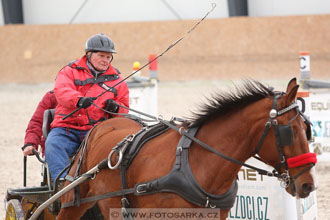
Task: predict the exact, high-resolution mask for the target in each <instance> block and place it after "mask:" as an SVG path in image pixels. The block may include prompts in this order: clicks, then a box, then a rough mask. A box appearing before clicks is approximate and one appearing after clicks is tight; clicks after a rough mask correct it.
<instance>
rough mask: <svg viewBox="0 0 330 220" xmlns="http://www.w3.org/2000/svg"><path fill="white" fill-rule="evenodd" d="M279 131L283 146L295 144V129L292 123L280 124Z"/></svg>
mask: <svg viewBox="0 0 330 220" xmlns="http://www.w3.org/2000/svg"><path fill="white" fill-rule="evenodd" d="M278 133H279V136H280V146H281V147H284V146H292V145H293V129H292V126H291V124H288V125H278Z"/></svg>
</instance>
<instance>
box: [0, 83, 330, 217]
mask: <svg viewBox="0 0 330 220" xmlns="http://www.w3.org/2000/svg"><path fill="white" fill-rule="evenodd" d="M287 80H289V79H283V81H267V82H266V83H267V84H269V85H272V86H274V87H275V88H276V89H277V90H283V89H284V88H285V87H286V84H287ZM228 84H229V85H230V84H231V82H229V81H189V82H180V83H179V82H160V84H159V90H158V96H159V103H158V112H159V114H161V115H163V116H164V118H165V119H170V118H171V116H179V117H180V116H187V115H189V110H193V109H194V107H197V106H198V103H200V102H201V101H202V100H203V98H204V96H208V95H209V94H210V92H212V91H214V90H216V89H221V90H226V89H227V88H228V86H227V85H228ZM51 88H52V84H33V85H31V84H29V85H23V84H2V85H0V106H1V114H0V121H1V123H2V126H1V127H0V151H1V154H0V161H1V176H0V220H2V219H4V217H5V213H4V210H5V209H4V202H3V199H4V197H5V194H6V190H7V188H15V187H22V186H23V154H22V151H21V149H20V148H21V147H22V145H23V140H24V131H25V129H26V125H27V123H28V121H29V119H30V117H31V116H32V114H33V112H34V110H35V108H36V106H37V104H38V102H39V101H40V99H41V98H42V96H43V95H44V93H45V92H46V91H48V90H49V89H51ZM329 170H330V162H320V163H318V164H317V166H316V171H317V181H318V184H319V185H318V191H317V203H318V219H321V220H325V219H330V209H329V208H328V207H327V204H329V203H330V196H329V195H330V181H329V179H330V172H329ZM40 172H41V164H40V163H39V162H38V161H37V160H36V158H34V157H29V158H28V179H27V184H28V186H38V185H39V184H40V181H41V176H40Z"/></svg>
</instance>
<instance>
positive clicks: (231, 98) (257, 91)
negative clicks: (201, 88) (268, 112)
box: [186, 80, 276, 127]
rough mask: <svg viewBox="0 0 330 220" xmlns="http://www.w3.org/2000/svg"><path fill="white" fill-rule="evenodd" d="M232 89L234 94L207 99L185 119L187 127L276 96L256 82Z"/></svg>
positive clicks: (246, 81) (251, 81) (225, 93)
mask: <svg viewBox="0 0 330 220" xmlns="http://www.w3.org/2000/svg"><path fill="white" fill-rule="evenodd" d="M234 88H236V92H222V93H216V94H214V95H212V97H211V98H207V101H208V103H204V104H203V105H201V106H200V108H199V111H198V112H192V113H193V115H192V117H190V118H187V121H186V123H187V125H188V126H189V127H195V126H200V125H202V124H204V123H205V122H206V121H208V120H211V119H213V118H216V117H218V116H220V115H225V114H227V113H230V112H233V111H235V110H237V109H242V108H244V107H245V106H247V105H249V104H251V103H253V102H256V101H258V100H260V99H263V98H265V97H270V96H271V97H273V96H274V95H275V94H276V92H275V91H274V90H273V88H272V87H268V86H265V85H264V84H262V83H260V82H258V81H256V80H245V81H244V84H243V86H242V87H237V86H235V87H234Z"/></svg>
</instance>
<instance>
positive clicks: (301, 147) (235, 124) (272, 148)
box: [57, 79, 316, 220]
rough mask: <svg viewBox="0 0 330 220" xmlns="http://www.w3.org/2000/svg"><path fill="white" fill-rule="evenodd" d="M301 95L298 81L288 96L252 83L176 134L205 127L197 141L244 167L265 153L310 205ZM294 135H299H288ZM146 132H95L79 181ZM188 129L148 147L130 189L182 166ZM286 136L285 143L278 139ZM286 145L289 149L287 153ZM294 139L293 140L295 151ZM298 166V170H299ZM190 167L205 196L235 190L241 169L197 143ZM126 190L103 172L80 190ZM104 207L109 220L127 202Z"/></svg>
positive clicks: (176, 203) (117, 127) (158, 198)
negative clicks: (179, 154) (116, 149)
mask: <svg viewBox="0 0 330 220" xmlns="http://www.w3.org/2000/svg"><path fill="white" fill-rule="evenodd" d="M298 87H299V86H298V85H297V82H296V79H292V80H291V81H290V82H289V84H288V86H287V90H286V92H285V93H284V92H283V93H281V92H275V91H273V90H272V89H271V88H268V87H266V86H264V85H263V84H261V83H259V82H257V81H247V82H246V83H245V84H244V86H243V88H241V89H237V91H236V92H235V93H223V94H217V95H215V96H214V97H213V98H212V99H211V100H209V101H210V103H209V104H205V105H204V107H202V108H201V111H200V112H199V113H196V114H195V115H194V116H193V117H192V118H189V119H188V120H187V121H185V122H184V123H182V124H178V125H176V126H177V127H184V128H185V129H188V128H190V127H199V129H198V131H197V134H196V135H195V138H196V139H198V140H200V141H201V142H203V143H205V145H207V146H211V147H212V149H214V150H215V151H217V152H220V153H221V154H223V155H226V156H228V157H229V158H232V159H233V160H235V161H241V162H245V161H246V160H247V159H248V158H250V157H252V156H254V155H255V154H256V152H258V155H259V156H260V159H261V160H262V161H263V162H265V163H267V164H269V165H271V166H272V167H274V168H276V170H277V171H278V174H279V175H280V174H282V176H284V177H286V181H288V178H290V180H291V181H290V182H286V183H287V184H288V186H287V188H286V190H287V192H288V193H290V194H291V195H292V196H297V197H300V198H305V197H307V196H308V195H309V194H310V192H311V191H313V190H314V181H313V177H312V175H311V173H310V168H311V167H312V165H311V163H315V162H316V161H314V160H308V158H309V157H310V155H309V154H310V153H309V147H308V140H307V138H306V130H307V126H306V123H304V120H303V117H300V116H301V115H300V114H299V113H300V112H299V109H297V108H296V107H297V106H296V105H295V97H296V93H297V90H298ZM288 107H289V108H288ZM266 122H269V123H266ZM276 122H277V123H276ZM265 124H266V125H267V124H268V125H270V127H269V130H268V131H267V129H266V131H265ZM277 124H278V126H279V127H277ZM283 125H288V126H284V127H285V128H286V129H284V128H283V127H280V126H283ZM288 128H292V130H290V129H289V130H287V129H288ZM140 129H141V125H140V124H139V123H137V122H136V121H134V120H131V119H128V118H123V117H117V118H114V119H110V120H107V121H105V122H102V123H101V124H99V125H98V126H96V127H95V129H94V130H93V131H92V132H91V134H90V137H89V140H88V143H87V148H86V151H85V154H84V156H83V160H82V165H81V168H80V174H82V173H85V172H87V171H88V170H90V169H91V168H93V167H94V166H96V165H97V164H98V163H100V162H101V161H102V160H104V159H105V158H106V157H107V155H108V154H109V153H110V151H111V150H112V148H113V147H114V146H116V144H117V143H119V142H120V141H122V140H123V139H124V138H125V137H126V136H128V135H131V134H135V133H137V132H138V131H139V130H140ZM185 129H181V130H180V132H178V130H175V129H169V130H167V131H165V132H164V133H162V134H161V135H159V136H158V137H156V138H153V139H151V140H149V141H147V142H146V143H145V144H144V146H143V147H142V148H141V150H140V151H139V153H138V154H137V156H136V157H135V159H134V160H133V161H132V164H131V165H130V166H129V168H128V169H127V185H128V188H132V187H134V185H135V184H136V183H143V182H147V181H151V180H154V179H157V178H159V177H162V176H165V175H167V174H168V173H169V172H170V171H171V170H172V169H173V167H174V164H175V163H176V152H177V145H178V142H179V141H180V139H181V137H182V134H183V133H185V132H182V130H183V131H185ZM290 132H292V134H291V133H290ZM290 134H291V135H290ZM279 136H280V139H277V137H279ZM283 136H284V137H285V136H288V137H287V138H284V137H283ZM283 138H284V144H282V145H281V144H280V142H281V140H283ZM260 139H262V141H260ZM289 139H292V141H291V143H290V141H288V140H289ZM284 145H291V146H284ZM304 155H307V156H304ZM303 158H304V159H303ZM306 158H307V159H306ZM289 160H291V162H290V161H289ZM281 161H282V162H281ZM292 161H293V162H292ZM297 161H298V162H297ZM289 162H290V163H289ZM296 162H297V163H298V164H299V165H298V166H294V165H292V164H294V163H296ZM189 164H190V167H191V170H192V173H193V175H194V177H195V179H196V181H197V182H198V183H199V185H200V186H201V188H203V189H204V190H205V191H206V192H208V193H210V194H216V195H221V194H224V193H226V192H227V191H228V190H229V189H230V188H232V186H233V183H234V182H235V181H236V178H237V174H238V171H239V169H240V167H241V164H237V163H235V162H233V161H229V160H227V159H224V158H223V157H221V156H220V157H219V155H217V154H216V153H214V152H213V153H212V152H210V150H207V149H205V148H204V147H202V146H201V144H198V143H196V141H193V143H192V145H191V146H190V148H189ZM280 164H281V166H279V165H280ZM288 165H289V166H288ZM76 166H77V159H76V161H75V162H74V164H73V166H72V168H71V169H70V171H69V175H71V176H73V175H74V174H75V170H76ZM283 179H285V178H283ZM68 184H69V183H68V182H67V183H66V185H68ZM121 187H122V185H121V181H120V171H119V170H118V169H114V170H110V169H103V170H101V171H100V172H99V173H97V175H96V176H95V178H94V179H92V180H89V181H87V182H84V183H83V184H81V185H80V186H79V188H80V197H81V198H85V197H90V196H95V195H101V194H105V193H108V192H113V191H117V190H121ZM72 198H73V192H72V191H70V192H69V193H67V194H65V195H64V196H62V204H65V203H67V202H70V201H72ZM128 199H129V201H130V203H131V206H132V207H134V208H178V207H179V208H196V207H199V205H196V204H194V203H192V202H189V201H187V200H186V199H184V198H183V197H181V196H180V195H178V194H176V193H173V192H160V193H153V194H148V195H142V196H135V195H134V194H130V195H128ZM95 203H96V202H95V201H94V202H89V203H83V204H80V206H79V207H77V206H71V207H67V208H62V209H61V211H60V213H59V215H58V218H57V219H70V220H71V219H79V217H80V216H82V215H83V214H84V212H85V211H86V210H87V209H88V208H90V207H92V206H94V205H95ZM97 204H98V205H99V207H100V209H101V212H102V214H103V215H104V217H105V218H106V219H109V218H110V216H109V209H110V208H120V207H122V206H121V197H120V196H117V197H113V198H107V199H103V200H98V201H97ZM231 205H232V204H231ZM206 206H207V204H206ZM229 209H230V208H225V209H221V211H220V219H226V218H227V216H228V212H229Z"/></svg>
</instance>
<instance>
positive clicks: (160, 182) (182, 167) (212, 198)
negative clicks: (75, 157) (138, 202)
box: [134, 127, 238, 209]
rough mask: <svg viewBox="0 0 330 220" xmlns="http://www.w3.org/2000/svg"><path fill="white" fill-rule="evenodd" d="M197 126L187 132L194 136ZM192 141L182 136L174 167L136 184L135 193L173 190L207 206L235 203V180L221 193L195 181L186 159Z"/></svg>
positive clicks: (230, 205) (200, 204) (221, 207)
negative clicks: (152, 178) (163, 174)
mask: <svg viewBox="0 0 330 220" xmlns="http://www.w3.org/2000/svg"><path fill="white" fill-rule="evenodd" d="M197 131H198V127H194V128H191V129H189V131H188V133H189V134H191V135H193V136H195V135H196V133H197ZM191 143H192V141H191V140H190V139H189V138H187V137H185V136H182V138H181V139H180V141H179V143H178V145H177V149H176V160H175V164H174V168H173V169H172V170H171V171H170V173H168V174H167V175H166V176H163V177H160V178H158V179H156V180H152V181H149V182H145V183H139V184H137V186H136V191H135V193H134V194H135V195H146V194H152V193H158V192H173V193H176V194H179V195H180V196H181V197H183V198H184V199H186V200H187V201H189V202H191V203H193V204H195V205H198V206H204V207H209V208H220V209H230V208H232V207H233V205H234V203H235V198H236V195H237V190H238V185H237V180H235V181H234V182H233V184H232V186H231V187H230V189H229V190H228V191H227V192H226V193H224V194H221V195H214V194H210V193H208V192H206V191H205V190H204V189H203V188H202V187H201V186H200V185H199V183H198V182H197V181H196V179H195V177H194V175H193V173H192V171H191V168H190V165H189V160H188V154H189V148H190V146H191Z"/></svg>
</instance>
